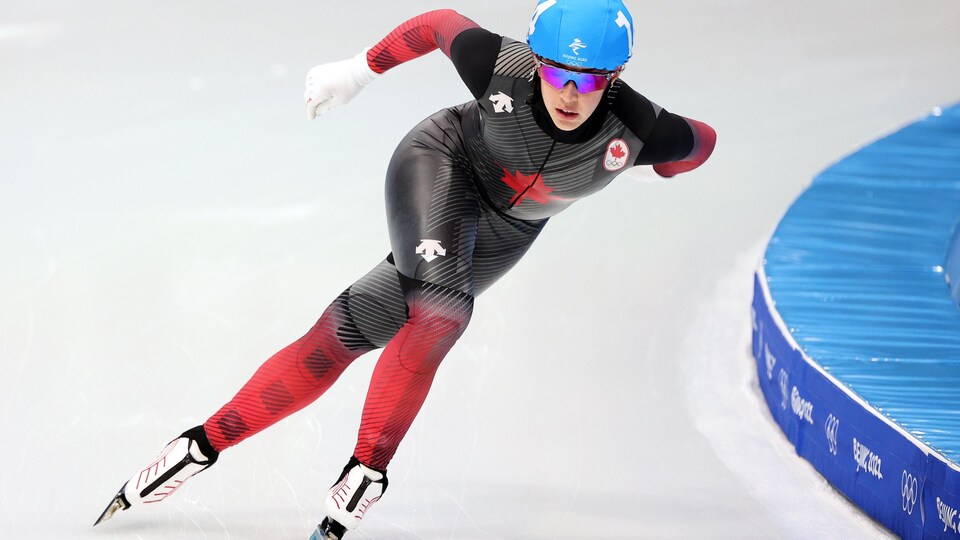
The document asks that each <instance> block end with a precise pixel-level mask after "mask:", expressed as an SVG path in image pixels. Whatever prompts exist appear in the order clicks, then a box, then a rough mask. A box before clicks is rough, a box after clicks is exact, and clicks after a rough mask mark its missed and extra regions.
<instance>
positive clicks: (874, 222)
mask: <svg viewBox="0 0 960 540" xmlns="http://www.w3.org/2000/svg"><path fill="white" fill-rule="evenodd" d="M958 221H960V106H953V107H950V108H947V109H944V110H940V109H935V110H934V111H933V112H932V113H931V114H930V115H929V116H927V117H925V118H923V119H921V120H919V121H917V122H915V123H913V124H911V125H909V126H906V127H904V128H903V129H901V130H899V131H897V132H895V133H893V134H891V135H889V136H887V137H885V138H883V139H880V140H878V141H876V142H874V143H872V144H870V145H869V146H867V147H865V148H863V149H861V150H860V151H858V152H856V153H854V154H852V155H850V156H848V157H847V158H844V159H843V160H841V161H840V162H839V163H837V164H836V165H834V166H832V167H830V168H829V169H827V170H826V171H825V172H823V173H822V174H821V175H820V176H818V177H817V178H815V179H814V181H813V182H812V184H811V186H810V188H809V189H808V190H807V191H806V192H804V193H803V194H802V195H801V196H800V197H799V198H798V199H797V201H796V202H795V203H794V204H793V205H792V206H791V208H790V209H789V210H788V212H787V214H786V215H785V216H784V218H783V220H782V221H781V222H780V224H779V225H778V227H777V229H776V231H775V232H774V234H773V236H772V237H771V240H770V242H769V244H768V246H767V249H766V252H765V254H764V260H763V262H762V264H761V265H760V268H759V269H758V270H757V272H756V275H755V281H754V298H753V344H752V347H753V354H754V357H755V358H756V362H757V373H758V378H759V382H760V388H761V391H762V393H763V396H764V398H765V400H766V403H767V406H768V407H769V409H770V412H771V413H772V415H773V418H774V419H775V420H776V422H777V423H778V424H779V425H780V427H781V429H782V430H783V432H784V433H785V434H786V436H787V438H788V439H789V440H790V442H791V443H792V444H793V445H794V446H795V448H796V451H797V454H799V455H800V456H802V457H803V458H805V459H806V460H808V461H809V462H810V463H811V464H813V466H814V467H815V468H816V469H817V470H818V471H819V472H820V473H821V474H822V475H823V476H824V477H825V478H826V479H827V480H828V481H829V482H830V483H831V484H833V486H835V487H836V488H837V489H838V490H839V491H841V492H842V493H843V494H844V495H846V496H847V497H848V498H849V499H850V500H851V501H853V502H854V503H855V504H857V505H858V506H860V507H861V508H862V509H863V510H864V511H865V512H867V513H868V514H869V515H871V516H873V517H874V518H875V519H876V520H877V521H879V522H880V523H882V524H884V525H885V526H886V527H888V528H889V529H891V530H892V531H893V532H894V533H896V534H898V535H900V536H901V537H903V538H908V539H912V538H960V515H958V512H960V465H958V464H960V308H958V296H960V234H958V227H957V224H958Z"/></svg>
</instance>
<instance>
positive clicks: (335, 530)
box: [310, 518, 347, 540]
mask: <svg viewBox="0 0 960 540" xmlns="http://www.w3.org/2000/svg"><path fill="white" fill-rule="evenodd" d="M345 532H347V531H346V529H345V528H344V526H343V525H340V524H339V523H337V522H336V521H333V520H331V519H330V518H326V519H324V520H323V523H321V524H320V525H317V530H315V531H313V534H311V535H310V540H340V539H341V538H343V534H344V533H345Z"/></svg>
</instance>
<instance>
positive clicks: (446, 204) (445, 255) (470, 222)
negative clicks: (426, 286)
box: [386, 144, 480, 295]
mask: <svg viewBox="0 0 960 540" xmlns="http://www.w3.org/2000/svg"><path fill="white" fill-rule="evenodd" d="M462 167H463V165H462V163H461V162H460V160H459V159H458V158H457V156H451V155H450V154H449V152H446V151H443V150H438V149H434V148H428V147H422V146H418V145H416V144H409V145H406V146H404V145H401V148H400V149H398V151H397V153H396V154H395V155H394V158H393V160H391V163H390V168H389V170H388V173H387V188H386V203H387V224H388V226H389V229H390V245H391V248H392V249H393V257H394V261H395V262H396V266H397V270H399V271H400V272H401V273H402V274H403V275H405V276H407V277H409V278H411V279H413V280H416V281H421V282H427V283H433V284H436V285H441V286H443V287H446V288H449V289H454V290H457V291H460V292H463V293H466V294H469V295H473V294H474V280H473V269H472V260H473V249H474V245H475V243H476V234H477V219H478V217H479V215H480V205H479V196H478V194H477V191H476V187H475V186H474V184H473V180H472V179H471V178H470V176H469V175H468V174H467V173H466V172H465V171H464V169H463V168H462Z"/></svg>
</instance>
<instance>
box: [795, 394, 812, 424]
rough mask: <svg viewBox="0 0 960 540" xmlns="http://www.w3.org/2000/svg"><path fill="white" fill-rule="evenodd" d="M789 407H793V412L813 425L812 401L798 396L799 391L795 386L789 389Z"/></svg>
mask: <svg viewBox="0 0 960 540" xmlns="http://www.w3.org/2000/svg"><path fill="white" fill-rule="evenodd" d="M790 407H791V408H793V414H795V415H797V417H799V418H800V419H801V420H806V421H807V423H808V424H810V425H811V426H812V425H813V403H810V402H809V401H807V400H805V399H803V398H802V397H800V391H799V390H797V387H796V386H794V387H793V389H792V390H790Z"/></svg>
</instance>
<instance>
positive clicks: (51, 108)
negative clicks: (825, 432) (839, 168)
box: [0, 0, 960, 540]
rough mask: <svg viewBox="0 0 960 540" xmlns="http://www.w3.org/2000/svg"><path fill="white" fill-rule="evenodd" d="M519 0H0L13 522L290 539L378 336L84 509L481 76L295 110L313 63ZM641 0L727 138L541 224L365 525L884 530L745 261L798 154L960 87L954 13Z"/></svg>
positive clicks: (175, 427)
mask: <svg viewBox="0 0 960 540" xmlns="http://www.w3.org/2000/svg"><path fill="white" fill-rule="evenodd" d="M534 3H535V2H533V0H524V1H517V0H509V1H508V0H501V1H496V0H487V1H480V0H469V1H454V2H449V3H444V2H439V1H434V0H431V1H427V2H396V1H386V0H382V1H375V2H369V1H362V0H358V1H353V2H327V1H320V0H315V1H306V0H288V1H283V2H253V1H249V0H240V1H232V2H227V1H224V0H194V1H184V0H175V1H166V2H141V1H120V0H110V1H108V0H88V1H84V2H76V1H69V0H3V2H2V3H0V302H2V309H0V360H2V366H3V369H2V372H0V415H2V416H0V419H2V426H3V434H2V436H0V437H2V442H0V538H2V539H11V540H13V539H15V540H21V539H103V540H107V539H111V540H112V539H117V540H120V539H143V540H161V539H162V540H168V539H191V540H192V539H196V540H199V539H204V540H206V539H210V540H214V539H217V540H219V539H230V540H245V539H250V540H252V539H257V540H260V539H294V540H306V538H307V537H308V535H309V533H310V531H311V530H312V528H313V527H314V526H315V525H316V523H317V521H318V520H319V519H320V518H321V517H322V516H321V514H320V501H321V498H322V497H323V495H324V493H325V492H326V489H327V488H328V487H329V485H330V484H331V483H332V482H333V481H334V480H335V479H336V477H337V475H338V474H339V472H340V470H341V468H342V467H343V465H344V463H345V462H346V460H347V459H348V458H349V456H350V453H351V451H352V450H353V445H354V442H355V436H356V430H357V426H358V424H359V418H360V410H361V406H362V402H363V396H364V393H365V390H366V384H367V381H368V379H369V376H370V373H371V371H372V369H373V363H374V361H375V356H373V355H368V356H365V357H363V358H362V359H360V360H359V361H357V362H356V363H355V364H354V365H353V366H352V367H351V368H350V369H349V370H348V371H347V373H346V374H345V375H344V376H343V377H342V378H341V380H340V381H339V383H338V384H337V385H336V386H334V388H333V389H332V390H331V391H330V392H329V393H328V394H327V395H326V396H324V397H323V398H322V399H321V400H319V401H318V402H316V403H315V404H313V405H312V406H310V407H308V408H307V409H305V410H304V411H302V412H300V413H299V414H297V415H295V416H292V417H290V418H288V419H287V420H285V421H283V422H281V423H280V424H278V425H276V426H275V427H273V428H272V429H270V430H267V431H266V432H264V433H262V434H260V435H259V436H256V437H254V438H252V439H249V440H248V441H246V442H244V443H243V444H241V445H240V446H238V447H236V448H234V449H231V450H228V451H227V452H225V453H224V454H223V455H222V456H221V459H220V462H219V463H218V464H217V465H216V466H215V467H214V468H213V469H211V470H210V471H208V472H206V473H204V474H202V475H201V476H199V477H197V478H195V479H193V480H191V481H190V483H188V484H187V485H186V486H185V487H184V488H183V489H182V490H180V491H179V492H178V493H177V494H176V495H175V496H174V497H172V499H171V500H169V501H167V502H165V503H163V504H162V505H158V506H157V507H156V508H152V509H148V510H147V511H142V512H139V513H138V512H136V511H130V512H124V513H122V514H118V515H117V516H115V517H114V518H113V519H112V520H111V521H109V522H107V523H105V524H103V525H101V526H98V527H97V528H96V529H94V528H92V527H91V525H92V523H93V521H94V520H95V519H96V518H97V516H98V515H99V513H100V512H101V510H103V507H104V506H105V505H106V503H107V502H108V501H109V500H110V498H111V497H112V496H113V494H114V493H115V492H116V490H117V488H119V487H120V485H121V484H122V483H123V482H124V480H126V479H127V478H128V477H129V476H130V474H132V473H133V472H134V470H135V469H136V468H137V467H140V466H142V465H145V464H146V463H147V462H148V461H149V460H150V459H151V458H152V457H153V456H155V455H156V453H157V452H158V451H159V450H160V449H161V448H162V447H163V445H164V444H165V443H166V442H167V441H168V440H169V439H170V438H172V437H173V436H175V435H177V434H179V433H180V432H181V431H182V430H184V429H186V428H189V427H191V426H194V425H196V424H199V423H201V422H203V421H204V420H205V419H206V418H207V417H208V416H209V415H210V414H212V413H213V412H214V411H215V410H216V409H217V408H218V407H219V406H220V405H221V404H222V403H224V402H225V401H226V400H228V399H229V398H230V397H232V396H233V394H234V393H235V391H236V390H237V389H238V388H239V387H240V385H241V384H242V383H243V382H244V381H245V380H246V379H247V378H248V377H249V376H250V375H251V374H252V373H253V371H254V369H255V368H256V367H257V366H259V364H260V363H261V362H262V361H263V360H264V359H266V358H267V357H268V356H269V355H271V354H272V353H273V352H275V351H276V350H278V349H279V348H281V347H283V346H284V345H286V344H287V343H289V342H291V341H293V340H294V339H296V338H298V337H299V336H300V335H302V333H303V332H305V331H306V330H307V329H308V328H309V327H310V326H311V325H312V323H313V322H314V321H315V320H316V318H317V317H318V316H319V314H320V313H321V311H322V310H323V309H324V308H325V307H326V305H327V304H328V303H329V302H330V301H331V300H332V299H333V298H334V297H335V296H336V295H337V294H338V293H339V292H340V291H341V290H342V289H343V288H344V287H345V286H347V285H348V284H349V283H351V282H352V281H353V280H354V279H356V278H357V277H359V276H360V275H361V274H362V273H363V272H365V271H367V270H368V269H369V268H371V267H372V266H373V265H374V264H376V263H377V262H378V261H380V260H381V259H382V258H383V257H384V256H385V255H386V254H387V252H388V250H389V247H388V241H387V234H386V224H385V220H384V212H383V189H382V185H383V173H384V170H385V167H386V164H387V161H388V159H389V156H390V154H391V152H392V151H393V148H394V146H395V145H396V144H397V142H399V140H400V139H401V138H402V136H403V135H404V134H405V133H406V131H407V130H408V129H409V128H410V127H412V126H413V125H414V124H416V123H417V122H418V121H419V120H420V119H422V118H423V117H425V116H427V115H428V114H430V113H432V112H434V111H436V110H438V109H440V108H442V107H445V106H448V105H452V104H456V103H460V102H463V101H466V100H467V99H469V94H468V92H467V90H466V89H465V87H464V86H463V85H462V83H461V82H460V80H459V78H458V77H457V75H456V72H455V71H454V69H453V67H452V66H451V64H450V63H449V61H448V60H447V59H446V58H445V57H444V56H443V55H442V54H441V53H439V52H435V53H433V54H431V55H430V56H428V57H424V58H421V59H419V60H417V61H414V62H411V63H408V64H405V65H403V66H400V67H398V68H396V69H394V70H393V71H391V72H388V73H387V74H386V75H385V76H384V77H382V78H380V79H379V80H377V81H375V82H374V83H373V84H372V85H371V86H370V87H368V88H367V89H366V90H365V91H364V92H363V93H362V94H361V95H360V96H359V97H357V98H356V99H355V100H354V101H353V102H352V103H351V104H349V105H348V106H347V107H345V108H342V109H337V110H335V111H332V112H331V113H329V114H328V115H327V116H324V117H321V118H320V119H318V120H317V121H315V122H313V123H310V122H308V121H307V120H306V118H305V115H304V111H303V103H302V93H303V77H304V74H305V73H306V71H307V69H309V68H310V67H311V66H313V65H315V64H318V63H321V62H325V61H332V60H339V59H342V58H346V57H349V56H352V55H353V54H355V53H356V52H357V51H359V50H361V49H362V48H363V47H365V46H368V45H371V44H373V43H374V42H375V41H376V40H378V39H380V38H381V37H383V36H384V35H385V34H386V33H387V32H389V31H390V30H391V29H392V28H393V27H394V26H396V25H397V24H399V23H400V22H402V21H403V20H405V19H407V18H409V17H411V16H413V15H415V14H417V13H419V12H421V11H426V10H428V9H434V8H439V7H454V8H456V9H457V10H458V11H460V12H461V13H463V14H465V15H467V16H469V17H471V18H473V19H474V20H475V21H477V22H478V23H479V24H481V25H482V26H484V27H486V28H488V29H491V30H493V31H496V32H499V33H502V34H506V35H510V36H513V37H518V38H522V37H523V35H524V31H525V28H526V26H527V22H528V17H529V14H530V12H531V11H532V8H533V5H534ZM629 5H630V6H631V8H632V10H633V14H634V18H635V23H636V27H637V33H636V43H637V44H636V49H635V55H634V59H633V60H632V62H631V63H630V65H629V69H628V70H627V71H626V73H625V74H624V78H625V79H626V81H627V82H629V83H630V84H631V85H632V86H634V87H635V88H637V89H638V90H639V91H640V92H641V93H643V94H645V95H646V96H647V97H649V98H650V99H652V100H653V101H655V102H657V103H659V104H660V105H662V106H664V107H666V108H667V109H668V110H670V111H673V112H677V113H679V114H683V115H686V116H690V117H693V118H697V119H700V120H703V121H705V122H707V123H709V124H711V125H712V126H714V127H715V128H716V130H717V132H718V136H719V141H718V146H717V150H716V152H715V153H714V155H713V157H712V158H711V159H710V161H709V162H708V163H707V164H706V165H705V166H704V167H702V168H701V169H698V170H697V171H695V172H693V173H691V174H687V175H682V176H681V177H678V178H676V179H675V180H672V181H663V182H655V181H654V180H655V178H656V177H655V176H653V174H652V172H650V171H648V170H646V171H645V170H631V171H630V172H629V173H627V174H624V175H623V176H621V178H620V179H618V180H617V181H616V182H614V184H613V185H611V186H610V187H609V188H607V189H606V190H605V191H603V192H601V193H600V194H598V195H596V196H594V197H592V198H590V199H588V200H586V201H583V202H581V203H579V204H577V205H575V206H574V207H573V208H572V209H570V210H569V211H567V212H566V213H563V214H561V215H560V216H558V217H557V218H555V219H554V220H552V222H551V223H550V225H548V227H547V229H546V231H545V232H544V234H543V236H542V237H541V239H540V240H539V241H538V242H537V244H535V245H534V247H533V248H532V250H531V251H530V253H529V255H528V256H527V258H526V259H524V260H523V261H522V262H521V263H520V264H519V265H518V266H517V268H516V269H515V270H514V271H513V272H512V273H510V274H508V275H507V277H506V278H504V279H503V280H502V281H501V282H500V283H498V284H497V285H496V286H494V287H493V288H492V289H491V290H490V291H489V292H487V293H485V294H484V295H483V296H481V297H480V298H479V299H478V301H477V306H476V310H475V314H474V317H473V321H472V323H471V326H470V328H469V329H468V330H467V333H466V335H465V336H464V337H463V338H462V339H461V341H460V342H459V343H458V345H457V346H456V347H455V349H454V351H453V352H452V353H451V354H450V355H449V356H448V357H447V359H446V360H445V362H444V364H443V366H442V367H441V369H440V373H439V375H438V377H437V380H436V382H435V384H434V389H433V391H432V393H431V395H430V397H429V398H428V400H427V403H426V406H425V408H424V410H423V411H422V413H421V415H420V416H419V418H418V419H417V421H416V422H415V423H414V426H413V428H412V429H411V432H410V434H409V436H408V437H407V439H406V440H405V441H404V443H403V444H402V445H401V447H400V451H399V453H398V454H397V456H396V459H395V460H394V461H393V463H392V465H391V468H390V475H391V483H390V489H389V490H388V491H387V493H386V495H385V496H384V498H383V500H382V501H380V502H379V503H378V504H377V506H375V507H374V508H373V510H371V512H370V513H369V514H368V516H367V518H366V519H365V520H364V523H363V526H362V527H361V529H359V530H358V531H356V532H355V533H352V534H351V535H349V536H348V537H347V538H348V539H349V540H352V539H362V538H368V539H369V538H376V539H455V540H465V539H471V540H472V539H496V538H501V539H528V538H531V539H584V538H590V539H640V538H643V539H668V538H746V539H768V538H791V539H808V538H851V539H856V538H878V537H884V536H885V535H886V534H887V533H885V532H884V531H883V530H882V529H880V528H879V527H878V526H876V525H874V524H873V523H872V522H871V521H870V520H869V519H867V518H865V517H863V516H862V515H861V514H859V513H858V512H857V511H856V510H855V509H854V508H852V507H851V506H850V505H849V504H848V503H847V502H846V501H845V500H844V499H843V498H842V496H840V495H838V494H837V493H836V492H834V491H833V490H832V489H830V488H829V486H827V485H826V484H825V482H824V481H823V480H822V479H821V478H820V477H819V476H818V475H817V474H816V473H815V472H814V471H813V469H812V468H811V467H810V466H808V465H807V464H806V463H805V462H803V461H801V460H800V459H799V458H797V457H796V455H795V454H794V453H793V450H792V447H791V446H790V445H789V443H787V441H786V439H785V438H784V437H783V435H782V434H781V433H780V431H779V429H778V428H777V427H776V426H775V424H774V423H773V421H772V420H771V418H770V416H769V414H768V412H767V411H766V409H765V406H764V405H763V403H762V401H761V398H760V395H759V390H758V389H757V388H756V387H755V384H754V380H753V379H754V371H753V366H752V359H751V357H750V355H749V353H748V340H749V322H748V320H749V319H748V315H749V301H750V296H751V292H752V290H751V286H752V281H751V280H752V271H753V268H754V267H755V265H756V264H757V262H758V260H759V257H760V254H761V253H762V250H763V247H764V243H765V240H766V238H767V237H768V235H769V234H770V232H771V231H772V230H773V227H774V226H775V225H776V223H777V221H778V220H779V218H780V217H781V215H782V214H783V212H784V211H785V210H786V208H787V207H788V206H789V205H790V203H791V202H792V201H793V199H794V198H795V197H796V196H797V195H798V194H799V193H800V192H801V191H802V190H803V189H804V187H805V186H806V185H807V184H808V182H809V181H810V179H811V178H812V176H813V175H814V174H816V173H817V172H818V171H820V170H822V169H823V168H825V167H826V166H827V165H829V164H830V163H831V162H833V161H835V160H837V159H838V158H840V157H842V156H843V155H845V154H847V153H849V152H852V151H854V150H855V149H856V148H858V147H859V146H861V145H863V144H866V143H868V142H870V141H871V140H873V139H875V138H877V137H878V136H880V135H882V134H885V133H887V132H889V131H891V130H893V129H895V128H897V127H899V126H901V125H903V124H904V123H907V122H909V121H911V120H913V119H915V118H916V117H918V116H919V115H922V114H924V113H925V112H926V111H928V110H929V109H930V108H931V107H933V106H936V105H943V104H947V103H952V102H956V101H957V100H958V99H960V3H958V2H956V1H955V0H929V1H928V0H916V1H913V2H907V1H903V0H842V1H836V0H829V1H827V0H808V1H803V2H787V1H784V0H721V1H713V2H707V1H693V0H670V1H661V2H652V1H647V0H644V1H636V0H635V1H632V2H630V3H629Z"/></svg>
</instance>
